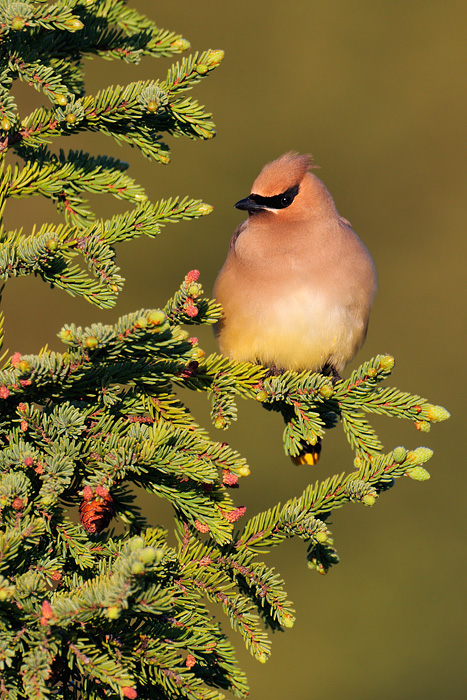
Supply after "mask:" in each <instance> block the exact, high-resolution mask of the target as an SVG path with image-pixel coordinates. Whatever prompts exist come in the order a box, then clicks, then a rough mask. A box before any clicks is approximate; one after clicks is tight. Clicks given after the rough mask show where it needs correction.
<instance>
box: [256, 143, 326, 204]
mask: <svg viewBox="0 0 467 700" xmlns="http://www.w3.org/2000/svg"><path fill="white" fill-rule="evenodd" d="M312 167H313V165H312V156H310V155H300V154H299V153H294V152H293V151H290V152H289V153H284V155H282V156H280V158H277V160H273V161H272V163H267V165H265V166H264V168H263V169H262V171H261V172H260V174H259V175H258V177H257V178H256V180H255V181H254V183H253V187H252V190H251V192H252V194H259V195H261V196H263V197H273V196H274V195H278V194H281V193H282V192H285V191H286V190H288V189H289V188H290V187H293V186H294V185H298V184H300V182H301V181H302V180H303V178H304V176H305V174H306V173H307V172H308V171H309V170H310V168H312Z"/></svg>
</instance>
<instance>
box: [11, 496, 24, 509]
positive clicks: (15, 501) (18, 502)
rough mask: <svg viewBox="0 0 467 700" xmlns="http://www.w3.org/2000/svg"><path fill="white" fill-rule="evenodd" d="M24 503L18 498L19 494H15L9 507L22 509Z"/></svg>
mask: <svg viewBox="0 0 467 700" xmlns="http://www.w3.org/2000/svg"><path fill="white" fill-rule="evenodd" d="M24 505H25V504H24V501H23V499H22V498H20V497H19V496H16V498H14V499H13V502H12V504H11V507H12V508H13V509H14V510H23V508H24Z"/></svg>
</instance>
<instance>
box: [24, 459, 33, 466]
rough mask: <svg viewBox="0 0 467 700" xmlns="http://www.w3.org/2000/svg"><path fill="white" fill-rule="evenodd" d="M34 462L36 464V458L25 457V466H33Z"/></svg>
mask: <svg viewBox="0 0 467 700" xmlns="http://www.w3.org/2000/svg"><path fill="white" fill-rule="evenodd" d="M33 464H34V460H33V458H32V457H25V458H24V466H25V467H32V465H33Z"/></svg>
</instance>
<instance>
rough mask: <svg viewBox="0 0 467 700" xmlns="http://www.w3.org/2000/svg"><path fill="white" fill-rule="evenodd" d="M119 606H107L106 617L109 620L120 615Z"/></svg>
mask: <svg viewBox="0 0 467 700" xmlns="http://www.w3.org/2000/svg"><path fill="white" fill-rule="evenodd" d="M120 612H121V608H120V607H119V606H118V605H111V606H110V607H109V608H107V617H108V618H109V620H116V619H117V618H119V617H120Z"/></svg>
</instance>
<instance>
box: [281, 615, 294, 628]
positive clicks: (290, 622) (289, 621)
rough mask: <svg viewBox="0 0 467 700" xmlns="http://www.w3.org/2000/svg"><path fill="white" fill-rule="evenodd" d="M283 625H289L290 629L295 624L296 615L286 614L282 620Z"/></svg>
mask: <svg viewBox="0 0 467 700" xmlns="http://www.w3.org/2000/svg"><path fill="white" fill-rule="evenodd" d="M281 624H282V627H287V628H288V629H290V628H291V627H293V626H294V624H295V617H294V616H293V615H284V617H283V618H282V620H281Z"/></svg>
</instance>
